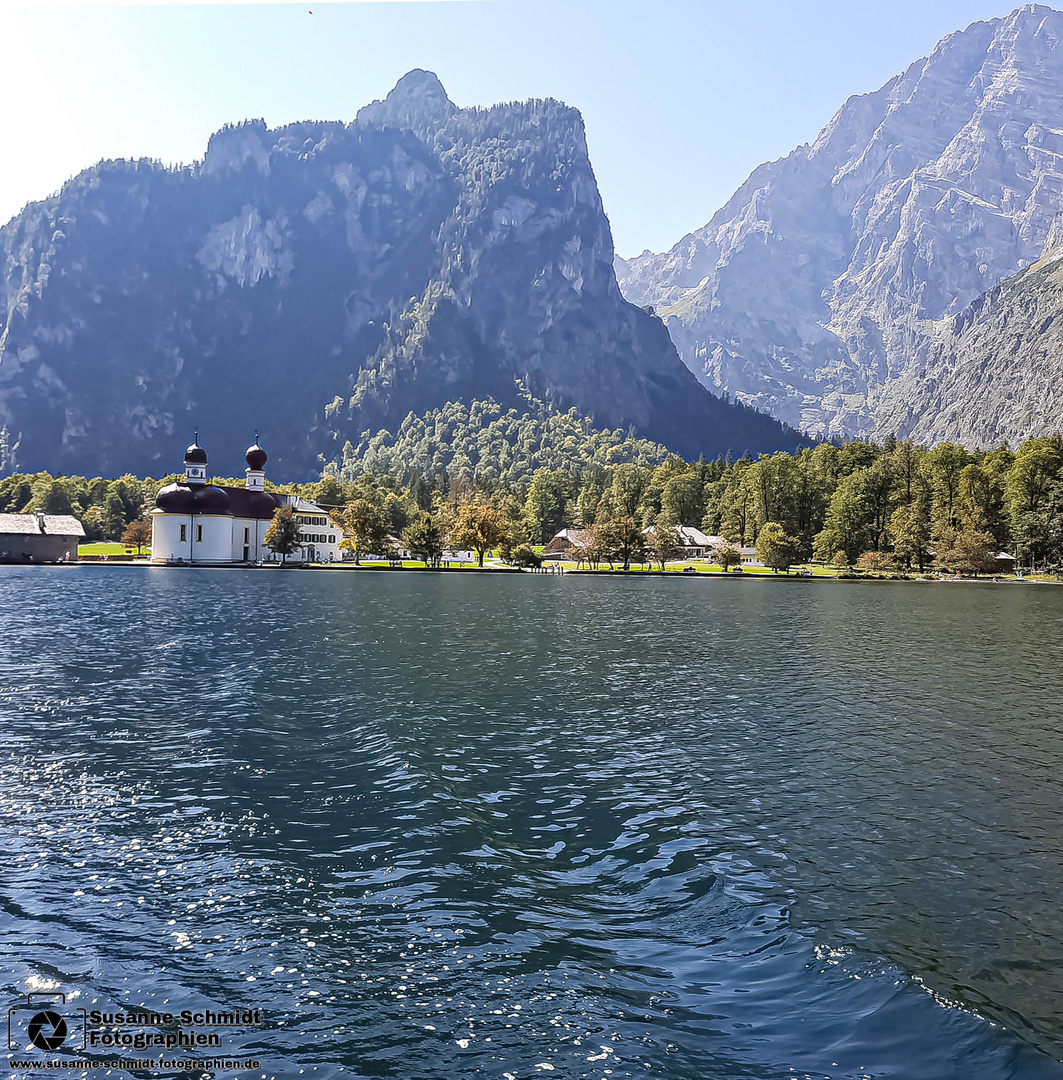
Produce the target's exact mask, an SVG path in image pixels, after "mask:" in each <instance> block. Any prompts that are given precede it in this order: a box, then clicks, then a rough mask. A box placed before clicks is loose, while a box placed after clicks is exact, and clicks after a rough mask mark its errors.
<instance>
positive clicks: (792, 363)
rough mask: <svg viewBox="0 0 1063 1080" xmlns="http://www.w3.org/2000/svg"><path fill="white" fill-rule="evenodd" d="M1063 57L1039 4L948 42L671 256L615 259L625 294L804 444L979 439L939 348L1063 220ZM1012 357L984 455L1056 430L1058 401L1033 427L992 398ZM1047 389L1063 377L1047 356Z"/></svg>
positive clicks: (1034, 403)
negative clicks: (814, 435) (807, 437)
mask: <svg viewBox="0 0 1063 1080" xmlns="http://www.w3.org/2000/svg"><path fill="white" fill-rule="evenodd" d="M1061 42H1063V14H1061V13H1059V12H1056V11H1053V10H1051V9H1050V8H1047V7H1042V6H1040V5H1028V6H1025V7H1022V8H1020V9H1018V10H1017V11H1015V12H1013V13H1012V14H1011V15H1009V16H1007V17H1006V18H1002V19H996V20H993V21H990V22H979V23H975V24H973V25H972V26H970V27H969V28H968V29H967V30H964V31H962V32H959V33H955V34H952V35H950V36H949V37H947V38H945V39H944V40H943V41H942V42H941V43H940V44H939V45H938V46H937V48H935V50H934V51H933V53H932V54H931V55H930V56H929V57H927V58H926V59H923V60H919V61H917V62H916V63H914V64H912V65H911V67H909V68H908V69H907V71H905V72H904V73H903V74H901V75H898V76H897V77H896V78H894V79H891V80H890V81H889V82H888V83H887V84H886V85H885V86H883V87H882V88H881V89H880V90H877V91H875V92H874V93H871V94H865V95H861V96H859V97H853V98H851V99H850V100H849V101H847V102H846V103H845V105H844V106H842V108H841V109H840V110H839V111H838V113H837V115H836V116H835V117H834V118H833V120H831V122H830V123H829V124H828V125H827V126H826V127H825V128H824V129H823V131H821V132H820V134H819V136H818V137H817V139H816V140H815V142H814V143H812V144H811V145H805V146H801V147H799V148H798V149H796V150H794V151H793V152H792V153H791V154H790V155H789V156H788V157H787V158H785V159H783V160H780V161H775V162H771V163H769V164H766V165H762V166H760V168H758V169H757V170H756V171H755V172H754V173H753V174H752V175H751V176H750V177H749V179H748V180H747V181H746V183H745V184H743V185H742V187H741V188H740V189H739V190H738V191H737V192H736V193H735V195H734V196H733V197H732V198H731V200H730V201H729V202H728V203H727V205H726V206H724V207H723V209H721V210H720V211H719V212H718V213H717V214H716V215H715V216H714V217H713V219H712V220H711V221H710V222H709V223H708V224H707V225H705V226H704V227H703V228H701V229H699V230H697V231H696V232H694V233H691V234H690V235H688V236H686V237H684V238H683V240H681V241H680V242H679V243H678V244H676V246H675V247H674V248H672V249H671V251H668V252H666V253H664V254H660V255H654V254H650V253H649V252H646V253H644V254H643V255H641V256H639V257H637V258H635V259H632V260H630V261H625V260H622V259H618V260H617V269H618V276H619V279H620V283H621V288H622V289H623V291H624V295H625V296H626V297H627V298H628V299H629V300H631V301H632V302H634V303H636V304H646V305H653V306H654V308H655V309H656V311H657V314H658V315H660V316H661V317H662V318H664V320H665V321H666V323H667V325H668V328H669V331H670V332H671V334H672V337H673V340H674V341H675V342H676V344H677V346H678V347H679V352H680V355H681V356H682V357H683V359H684V361H685V362H686V364H687V366H688V367H690V369H691V370H692V371H694V372H695V373H696V374H697V376H698V378H699V379H701V381H702V382H703V383H704V384H705V385H706V386H710V387H713V388H725V389H727V390H729V391H731V392H732V393H734V394H735V395H737V396H738V397H739V398H740V399H741V400H744V401H747V402H751V403H754V404H756V405H758V406H761V407H763V408H766V409H769V410H770V411H772V412H773V413H774V414H775V415H776V416H778V417H781V418H783V419H785V420H787V421H789V422H790V423H792V424H794V425H795V426H799V427H801V428H803V429H804V430H806V431H810V432H822V431H825V432H827V433H829V434H832V435H845V434H851V435H863V434H874V435H878V436H882V435H885V434H889V433H892V432H896V433H897V434H899V435H901V436H906V435H909V434H913V435H919V436H920V437H927V438H935V439H944V438H960V437H962V433H963V432H965V431H967V432H970V431H973V430H974V429H973V428H970V427H969V426H965V422H964V421H963V419H962V417H963V416H964V415H965V414H966V415H968V416H969V417H972V418H973V413H972V407H971V405H970V403H969V402H968V401H961V400H959V399H951V398H949V397H947V396H946V395H947V394H951V393H957V394H960V393H969V392H970V391H971V389H972V387H973V385H974V383H973V382H972V381H971V380H970V378H968V381H967V382H966V383H962V382H957V381H955V379H953V378H951V377H949V378H945V377H944V376H943V375H942V376H941V377H939V374H938V366H939V365H942V364H947V363H950V362H951V361H950V360H949V357H950V356H951V355H952V354H951V353H950V352H949V348H948V347H947V346H945V345H943V344H941V341H942V340H943V335H944V338H946V339H947V338H948V337H949V336H950V335H952V336H955V334H956V333H957V332H959V333H961V336H962V331H958V330H957V327H959V326H960V325H961V324H962V323H963V320H960V322H959V323H955V322H952V321H951V320H953V318H954V317H955V316H958V315H960V314H961V313H962V312H964V311H965V309H966V308H967V307H968V306H969V305H970V304H972V302H974V301H976V300H977V299H978V298H979V297H980V296H981V295H982V294H984V293H986V292H987V291H988V290H991V289H993V288H994V287H995V286H997V285H998V284H999V283H1000V282H1002V281H1003V280H1004V279H1006V278H1008V277H1009V276H1010V275H1013V274H1015V273H1016V272H1017V271H1019V270H1020V269H1022V268H1023V267H1025V266H1028V265H1030V264H1031V263H1033V262H1034V261H1035V260H1037V259H1038V258H1039V257H1040V256H1041V254H1042V250H1043V248H1044V245H1045V242H1046V238H1047V235H1048V232H1049V229H1050V226H1051V224H1052V222H1053V219H1054V217H1055V215H1056V212H1057V211H1058V210H1059V209H1060V207H1061V205H1063V201H1061V192H1063V43H1061ZM1009 295H1010V294H1009ZM987 303H988V304H989V306H992V305H993V303H999V298H998V300H997V301H987ZM1055 355H1056V356H1057V357H1058V356H1059V354H1058V353H1056V354H1055ZM1015 361H1016V357H1015V356H1012V355H1010V354H1007V355H1005V354H999V353H998V354H995V355H994V356H992V357H988V356H987V359H986V364H987V367H986V369H985V372H984V374H985V375H986V385H983V386H982V387H981V388H980V391H979V393H980V398H979V400H980V401H982V402H983V404H984V405H986V406H987V407H988V408H989V415H991V416H992V417H994V418H995V420H994V423H998V424H999V426H997V427H992V426H991V425H990V424H989V422H988V420H987V421H986V422H985V423H981V422H979V423H980V426H979V428H978V430H979V431H980V432H981V433H982V434H981V435H980V436H979V437H980V439H982V440H983V441H985V440H988V441H994V440H998V439H1000V438H1004V437H1011V438H1018V437H1019V436H1020V435H1021V434H1022V433H1024V432H1025V431H1027V430H1030V429H1031V425H1032V426H1033V427H1036V426H1037V425H1038V424H1043V423H1048V422H1049V421H1050V420H1051V419H1052V416H1051V411H1050V410H1051V407H1052V406H1051V405H1050V402H1051V401H1052V400H1054V398H1052V397H1050V396H1049V395H1040V396H1036V395H1033V396H1031V397H1030V399H1029V406H1030V408H1031V409H1032V410H1033V411H1032V413H1031V415H1030V417H1028V418H1026V419H1020V417H1019V412H1020V410H1019V407H1018V406H1017V405H1014V406H1013V405H1012V404H1010V403H1006V401H1007V399H1004V400H998V389H999V388H1002V387H1003V386H1004V385H1005V382H1006V381H1007V379H1008V378H1010V376H1009V375H1006V374H1005V372H1006V369H1007V368H1008V367H1009V366H1015ZM990 369H991V370H990ZM990 373H992V374H993V376H994V379H993V381H992V384H991V386H990V385H989V379H988V376H989V374H990ZM998 374H999V376H1000V378H997V377H996V376H997V375H998ZM1039 374H1040V375H1041V376H1043V377H1046V378H1050V379H1051V380H1052V382H1053V385H1054V386H1056V385H1059V383H1060V382H1061V381H1063V373H1061V371H1060V367H1059V365H1058V363H1057V364H1056V365H1055V367H1054V368H1053V365H1052V362H1051V360H1050V358H1046V359H1045V361H1044V363H1043V364H1042V365H1041V368H1040V369H1039ZM1031 375H1032V372H1031ZM968 376H970V372H968ZM924 383H925V385H924ZM931 387H933V389H931ZM917 390H918V392H917ZM1056 396H1058V395H1056ZM1012 400H1013V399H1012ZM1056 415H1057V416H1058V412H1057V413H1056ZM949 418H952V419H949Z"/></svg>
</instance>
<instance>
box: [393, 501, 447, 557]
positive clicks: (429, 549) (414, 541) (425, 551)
mask: <svg viewBox="0 0 1063 1080" xmlns="http://www.w3.org/2000/svg"><path fill="white" fill-rule="evenodd" d="M402 542H403V544H405V545H406V547H407V549H408V550H409V552H410V554H411V555H413V556H415V557H416V558H418V559H420V560H421V561H422V562H423V563H424V564H425V566H438V565H439V561H440V559H442V557H443V551H444V548H445V543H446V536H445V534H444V532H443V528H442V525H441V523H440V521H439V518H438V517H437V516H436V515H434V514H430V513H429V512H428V511H427V510H418V511H416V513H414V515H413V516H412V518H411V519H410V523H409V525H407V526H406V528H405V529H403V531H402Z"/></svg>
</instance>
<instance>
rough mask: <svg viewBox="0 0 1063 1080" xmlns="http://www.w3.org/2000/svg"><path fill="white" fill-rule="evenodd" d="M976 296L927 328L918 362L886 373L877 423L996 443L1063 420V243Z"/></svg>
mask: <svg viewBox="0 0 1063 1080" xmlns="http://www.w3.org/2000/svg"><path fill="white" fill-rule="evenodd" d="M1046 248H1047V253H1046V255H1045V256H1044V257H1043V258H1042V259H1039V260H1038V261H1037V262H1036V263H1034V264H1033V265H1032V266H1029V267H1027V268H1026V269H1024V270H1021V271H1019V273H1018V274H1015V275H1013V276H1012V277H1010V278H1008V279H1006V280H1005V281H1003V282H1001V284H1000V285H998V286H997V287H996V288H994V289H991V290H990V291H989V292H987V293H985V294H983V295H982V296H980V297H979V298H978V299H977V300H976V301H975V302H974V303H973V304H971V305H970V306H969V307H968V308H967V309H966V310H965V311H963V312H961V313H960V314H959V315H954V316H950V317H949V318H946V319H942V320H941V321H940V322H939V323H938V324H937V325H935V326H934V327H933V329H932V330H931V331H930V334H929V342H928V346H927V348H926V349H925V350H923V353H922V356H923V361H922V362H921V363H920V364H918V365H917V366H914V367H913V368H912V370H911V371H909V372H907V373H905V374H904V375H902V376H900V377H898V378H897V379H894V380H892V381H891V382H890V383H888V384H887V386H886V387H885V388H884V389H883V391H882V396H881V398H880V400H879V403H878V406H877V415H876V420H877V424H878V427H879V429H881V430H887V431H896V432H897V433H898V434H900V435H901V436H902V437H907V436H911V437H913V438H915V439H917V440H919V441H920V442H941V441H944V440H950V441H955V442H961V443H963V444H964V445H966V446H980V447H992V446H996V445H998V444H999V443H1000V442H1001V440H1002V438H1003V437H1005V436H1006V437H1007V438H1009V439H1011V440H1012V441H1013V442H1018V441H1019V440H1022V439H1027V438H1030V437H1032V436H1039V435H1051V434H1055V433H1057V432H1059V431H1060V429H1061V427H1063V377H1061V374H1063V249H1061V248H1060V247H1058V246H1056V245H1055V244H1054V243H1052V241H1051V239H1050V241H1049V243H1048V244H1047V245H1046Z"/></svg>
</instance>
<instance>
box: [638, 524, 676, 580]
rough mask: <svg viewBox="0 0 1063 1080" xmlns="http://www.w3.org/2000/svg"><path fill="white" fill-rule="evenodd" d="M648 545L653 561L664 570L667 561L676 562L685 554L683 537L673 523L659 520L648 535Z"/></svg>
mask: <svg viewBox="0 0 1063 1080" xmlns="http://www.w3.org/2000/svg"><path fill="white" fill-rule="evenodd" d="M646 547H647V550H648V551H649V553H650V555H651V556H652V557H653V561H654V562H655V563H657V565H658V566H660V568H661V569H662V570H663V569H664V564H665V563H666V562H674V561H675V560H676V559H678V558H681V557H682V555H683V538H682V536H681V535H680V534H679V530H678V529H676V528H675V527H674V526H672V525H664V524H662V523H661V522H660V521H659V520H658V522H657V524H656V525H654V527H653V528H652V529H651V530H650V531H649V533H648V535H647V536H646Z"/></svg>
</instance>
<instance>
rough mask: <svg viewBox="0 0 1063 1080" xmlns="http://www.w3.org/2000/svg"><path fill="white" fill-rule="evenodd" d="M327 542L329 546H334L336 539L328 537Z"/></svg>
mask: <svg viewBox="0 0 1063 1080" xmlns="http://www.w3.org/2000/svg"><path fill="white" fill-rule="evenodd" d="M328 542H329V543H330V544H334V543H336V537H334V536H330V537H329V538H328Z"/></svg>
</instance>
